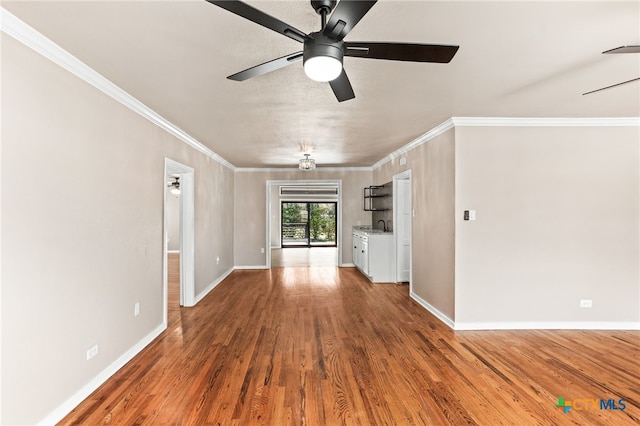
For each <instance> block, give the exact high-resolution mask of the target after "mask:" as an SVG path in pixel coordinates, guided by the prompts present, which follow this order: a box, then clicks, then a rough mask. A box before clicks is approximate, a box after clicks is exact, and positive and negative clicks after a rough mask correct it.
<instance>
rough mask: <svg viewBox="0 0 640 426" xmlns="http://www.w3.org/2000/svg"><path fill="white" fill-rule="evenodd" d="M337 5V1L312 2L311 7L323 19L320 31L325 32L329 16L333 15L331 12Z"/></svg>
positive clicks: (322, 0) (321, 0)
mask: <svg viewBox="0 0 640 426" xmlns="http://www.w3.org/2000/svg"><path fill="white" fill-rule="evenodd" d="M337 3H338V1H337V0H311V7H313V10H315V11H316V13H317V14H318V15H320V17H321V18H320V19H321V21H320V22H321V27H320V31H322V30H324V27H325V26H326V25H327V16H329V15H330V14H331V11H332V10H333V8H334V7H336V4H337Z"/></svg>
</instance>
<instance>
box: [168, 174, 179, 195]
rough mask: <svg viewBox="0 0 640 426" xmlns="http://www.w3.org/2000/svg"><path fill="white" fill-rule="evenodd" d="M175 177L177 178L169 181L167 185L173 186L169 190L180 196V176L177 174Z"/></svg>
mask: <svg viewBox="0 0 640 426" xmlns="http://www.w3.org/2000/svg"><path fill="white" fill-rule="evenodd" d="M173 179H175V180H174V181H173V182H171V183H169V184H168V185H167V186H168V187H169V188H171V189H170V190H169V192H171V193H172V194H173V195H175V196H178V195H180V178H179V177H177V176H176V177H174V178H173Z"/></svg>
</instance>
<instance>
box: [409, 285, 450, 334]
mask: <svg viewBox="0 0 640 426" xmlns="http://www.w3.org/2000/svg"><path fill="white" fill-rule="evenodd" d="M409 296H410V297H411V298H412V299H413V300H415V301H416V302H418V304H419V305H420V306H422V307H423V308H425V309H426V310H427V311H429V312H431V313H432V314H433V315H435V317H436V318H438V319H439V320H440V321H442V322H443V323H445V324H446V325H448V326H449V327H450V328H452V329H454V330H455V327H454V322H453V320H452V319H451V318H449V317H448V316H446V315H445V314H443V313H442V312H440V311H439V310H437V309H436V308H435V307H434V306H433V305H431V304H430V303H429V302H427V301H426V300H424V299H423V298H421V297H420V296H418V295H417V294H415V293H414V292H411V293H410V294H409Z"/></svg>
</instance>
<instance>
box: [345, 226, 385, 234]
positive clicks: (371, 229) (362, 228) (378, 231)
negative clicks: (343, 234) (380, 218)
mask: <svg viewBox="0 0 640 426" xmlns="http://www.w3.org/2000/svg"><path fill="white" fill-rule="evenodd" d="M353 230H354V231H356V232H362V233H363V234H366V235H371V234H382V235H386V234H388V235H392V234H393V232H385V231H383V230H382V229H378V228H374V227H372V226H369V225H362V226H354V227H353Z"/></svg>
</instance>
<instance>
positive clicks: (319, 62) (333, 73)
mask: <svg viewBox="0 0 640 426" xmlns="http://www.w3.org/2000/svg"><path fill="white" fill-rule="evenodd" d="M304 72H305V74H307V77H309V78H310V79H311V80H315V81H320V82H327V81H331V80H335V79H336V78H338V77H339V76H340V73H341V72H342V62H340V61H339V60H338V59H336V58H333V57H331V56H315V57H313V58H309V59H307V60H306V61H305V63H304Z"/></svg>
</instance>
